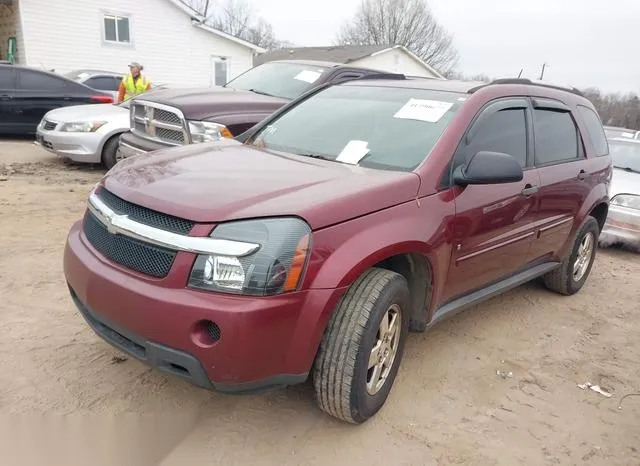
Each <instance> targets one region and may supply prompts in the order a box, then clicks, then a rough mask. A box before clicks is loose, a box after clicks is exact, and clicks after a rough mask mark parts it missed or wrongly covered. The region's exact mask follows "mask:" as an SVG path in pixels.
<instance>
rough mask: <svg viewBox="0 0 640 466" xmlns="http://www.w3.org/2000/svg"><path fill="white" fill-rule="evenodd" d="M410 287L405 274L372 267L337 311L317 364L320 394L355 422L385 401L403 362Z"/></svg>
mask: <svg viewBox="0 0 640 466" xmlns="http://www.w3.org/2000/svg"><path fill="white" fill-rule="evenodd" d="M409 303H410V296H409V288H408V285H407V282H406V280H405V279H404V277H403V276H402V275H399V274H397V273H394V272H390V271H388V270H383V269H370V270H369V271H367V272H366V273H365V274H363V275H362V276H361V277H360V278H359V279H358V280H357V281H356V282H355V283H354V284H353V285H352V286H351V287H350V288H349V290H348V291H347V293H346V295H345V296H344V298H343V299H342V301H341V302H340V304H339V305H338V308H337V309H336V311H335V312H334V315H333V317H332V318H331V321H330V323H329V326H328V328H327V330H326V332H325V335H324V338H323V340H322V343H321V345H320V350H319V352H318V357H317V358H316V362H315V365H314V372H313V381H314V387H315V391H316V400H317V403H318V405H319V406H320V408H321V409H322V410H323V411H325V412H327V413H328V414H330V415H332V416H334V417H336V418H338V419H341V420H343V421H346V422H350V423H353V424H360V423H362V422H364V421H366V420H367V419H369V418H370V417H372V416H373V415H375V414H376V413H377V412H378V410H380V408H382V406H383V405H384V403H385V401H386V399H387V396H388V395H389V392H390V391H391V387H392V385H393V382H394V380H395V378H396V374H397V373H398V368H399V367H400V360H401V359H402V353H403V350H404V343H405V340H406V337H407V333H408V327H409Z"/></svg>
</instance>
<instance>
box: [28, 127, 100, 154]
mask: <svg viewBox="0 0 640 466" xmlns="http://www.w3.org/2000/svg"><path fill="white" fill-rule="evenodd" d="M102 140H103V135H102V134H101V133H99V132H95V133H66V132H62V131H46V130H44V129H42V128H38V130H37V132H36V141H35V142H36V144H37V145H39V146H40V147H42V148H43V149H45V150H47V151H49V152H51V153H52V154H56V155H58V156H60V157H64V158H66V159H69V160H72V161H74V162H85V163H99V162H100V158H101V155H102V154H101V153H100V148H101V147H102Z"/></svg>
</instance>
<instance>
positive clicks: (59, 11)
mask: <svg viewBox="0 0 640 466" xmlns="http://www.w3.org/2000/svg"><path fill="white" fill-rule="evenodd" d="M203 19H204V18H202V17H201V16H200V15H198V14H197V13H196V12H194V11H193V10H192V9H191V8H189V7H187V6H185V5H184V4H183V3H181V2H180V1H179V0H0V44H1V46H2V48H1V49H0V50H1V52H0V60H7V53H8V47H7V43H8V42H7V41H8V40H9V38H10V37H15V38H16V40H17V53H16V58H15V62H16V63H19V64H26V65H28V66H34V67H42V68H45V69H54V70H55V71H56V72H60V73H66V72H68V71H72V70H78V69H93V70H96V69H97V70H104V71H115V72H123V73H124V72H126V71H127V65H128V64H129V63H130V62H132V61H137V62H140V63H141V64H142V65H143V66H144V73H145V74H146V75H147V76H148V77H149V79H151V80H153V81H155V82H163V83H169V84H173V85H178V86H189V87H190V86H209V85H212V84H218V85H220V84H224V83H225V82H227V81H228V80H230V79H232V78H234V77H235V76H237V75H238V74H240V73H243V72H244V71H246V70H248V69H249V68H251V67H252V66H253V56H254V54H256V53H262V52H264V50H263V49H261V48H260V47H257V46H255V45H253V44H250V43H248V42H246V41H243V40H241V39H238V38H235V37H233V36H230V35H228V34H225V33H223V32H221V31H218V30H215V29H212V28H210V27H208V26H206V25H204V24H202V21H203Z"/></svg>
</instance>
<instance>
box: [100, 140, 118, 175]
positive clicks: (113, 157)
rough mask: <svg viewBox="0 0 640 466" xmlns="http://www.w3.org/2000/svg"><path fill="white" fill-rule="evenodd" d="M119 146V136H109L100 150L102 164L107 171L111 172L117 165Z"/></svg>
mask: <svg viewBox="0 0 640 466" xmlns="http://www.w3.org/2000/svg"><path fill="white" fill-rule="evenodd" d="M119 144H120V135H119V134H116V135H115V136H111V137H110V138H109V140H108V141H107V142H105V143H104V147H103V148H102V164H103V165H104V166H105V168H106V169H107V170H111V169H112V168H113V166H114V165H115V164H116V163H118V162H119V161H120V160H119V157H118V145H119Z"/></svg>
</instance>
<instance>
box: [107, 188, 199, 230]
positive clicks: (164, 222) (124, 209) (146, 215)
mask: <svg viewBox="0 0 640 466" xmlns="http://www.w3.org/2000/svg"><path fill="white" fill-rule="evenodd" d="M97 194H98V197H99V198H100V200H101V201H102V202H104V203H105V204H107V205H108V206H109V207H110V208H111V209H113V210H114V211H115V212H116V213H117V214H120V215H128V216H129V218H130V219H131V220H135V221H137V222H140V223H144V224H145V225H149V226H152V227H156V228H160V229H162V230H166V231H170V232H172V233H178V234H180V235H186V234H187V233H189V232H190V231H191V229H192V228H193V226H194V224H195V223H194V222H192V221H190V220H185V219H183V218H179V217H174V216H172V215H167V214H163V213H161V212H157V211H155V210H151V209H147V208H146V207H142V206H139V205H136V204H132V203H131V202H128V201H125V200H124V199H121V198H119V197H118V196H116V195H115V194H113V193H112V192H111V191H107V190H106V189H104V188H102V189H101V190H100V191H99V192H98V193H97Z"/></svg>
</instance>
